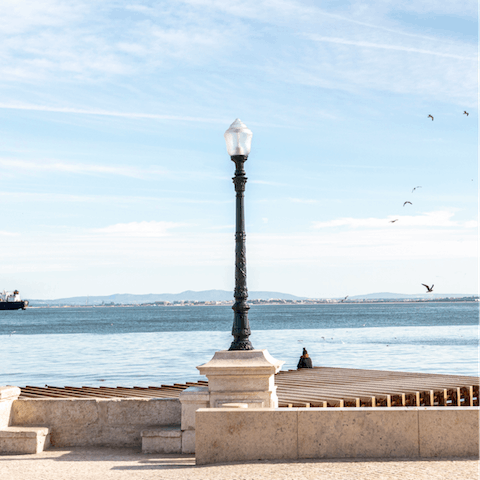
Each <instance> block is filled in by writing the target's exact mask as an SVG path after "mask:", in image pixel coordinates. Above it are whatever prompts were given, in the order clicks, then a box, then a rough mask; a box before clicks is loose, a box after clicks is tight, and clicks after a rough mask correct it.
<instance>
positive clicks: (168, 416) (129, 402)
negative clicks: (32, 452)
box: [10, 398, 181, 447]
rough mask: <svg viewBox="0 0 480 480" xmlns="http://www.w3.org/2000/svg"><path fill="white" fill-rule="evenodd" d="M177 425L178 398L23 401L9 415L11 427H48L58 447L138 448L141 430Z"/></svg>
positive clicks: (178, 421)
mask: <svg viewBox="0 0 480 480" xmlns="http://www.w3.org/2000/svg"><path fill="white" fill-rule="evenodd" d="M180 422H181V405H180V401H179V400H178V399H177V398H172V399H170V398H148V399H129V398H122V399H24V400H15V401H14V402H13V405H12V408H11V414H10V425H13V426H34V425H35V426H45V427H49V428H50V432H51V433H50V442H51V444H52V445H53V446H57V447H74V446H76V447H80V446H82V447H84V446H112V447H113V446H115V447H123V446H128V447H133V446H138V447H140V446H141V444H142V439H141V436H140V433H141V431H142V430H144V429H148V428H150V427H153V426H160V425H180Z"/></svg>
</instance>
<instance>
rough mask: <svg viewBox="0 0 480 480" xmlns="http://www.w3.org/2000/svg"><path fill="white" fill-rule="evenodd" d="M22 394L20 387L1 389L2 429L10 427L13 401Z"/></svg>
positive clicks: (0, 412) (0, 426)
mask: <svg viewBox="0 0 480 480" xmlns="http://www.w3.org/2000/svg"><path fill="white" fill-rule="evenodd" d="M20 392H21V390H20V389H19V388H18V387H10V386H6V387H0V428H5V427H8V426H9V425H10V423H11V416H12V405H13V401H14V400H16V399H17V398H18V397H19V396H20Z"/></svg>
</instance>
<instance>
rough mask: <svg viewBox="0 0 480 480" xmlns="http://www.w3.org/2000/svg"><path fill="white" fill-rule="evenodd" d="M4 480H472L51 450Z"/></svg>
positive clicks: (9, 470)
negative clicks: (207, 463)
mask: <svg viewBox="0 0 480 480" xmlns="http://www.w3.org/2000/svg"><path fill="white" fill-rule="evenodd" d="M0 479H2V480H3V479H5V480H7V479H8V480H84V479H85V480H109V479H115V480H117V479H118V480H137V479H138V480H140V479H142V480H149V479H156V480H200V479H201V480H267V479H268V480H295V479H299V480H300V479H301V480H330V479H332V480H333V479H335V480H344V479H352V480H353V479H354V480H370V479H375V480H379V479H402V480H410V479H412V480H413V479H415V480H417V479H428V480H432V479H439V480H452V479H461V480H467V479H468V480H477V479H479V462H478V459H476V458H468V459H460V458H444V459H439V460H437V459H423V460H408V459H404V460H402V459H398V460H389V461H385V460H355V461H345V460H343V461H342V460H304V461H286V462H280V461H261V462H260V461H259V462H251V463H242V464H224V465H215V466H198V467H197V466H195V458H194V456H193V455H156V454H155V455H145V454H142V453H141V452H140V450H139V449H132V448H52V449H49V450H46V451H45V452H43V453H40V454H38V455H0Z"/></svg>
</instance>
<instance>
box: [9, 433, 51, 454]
mask: <svg viewBox="0 0 480 480" xmlns="http://www.w3.org/2000/svg"><path fill="white" fill-rule="evenodd" d="M49 446H50V429H49V428H47V427H8V428H4V429H2V430H0V453H10V454H28V453H30V454H31V453H40V452H43V450H44V449H46V448H48V447H49Z"/></svg>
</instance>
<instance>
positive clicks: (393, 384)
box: [20, 367, 479, 407]
mask: <svg viewBox="0 0 480 480" xmlns="http://www.w3.org/2000/svg"><path fill="white" fill-rule="evenodd" d="M275 384H276V385H277V394H278V400H279V406H280V407H401V406H406V407H415V406H419V407H420V406H460V407H462V406H478V405H479V377H471V376H464V375H439V374H431V373H410V372H391V371H385V370H359V369H352V368H332V367H315V368H312V369H310V368H306V369H301V370H288V371H281V372H279V373H278V374H277V375H276V376H275ZM205 385H208V383H207V382H206V381H199V382H187V383H175V384H174V385H161V386H160V387H145V388H142V387H133V388H127V387H116V388H113V387H112V388H110V387H52V386H45V387H33V386H27V387H24V388H22V389H21V390H22V392H21V395H20V398H176V397H178V396H179V395H180V392H181V391H182V390H185V389H186V388H188V387H193V386H205Z"/></svg>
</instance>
